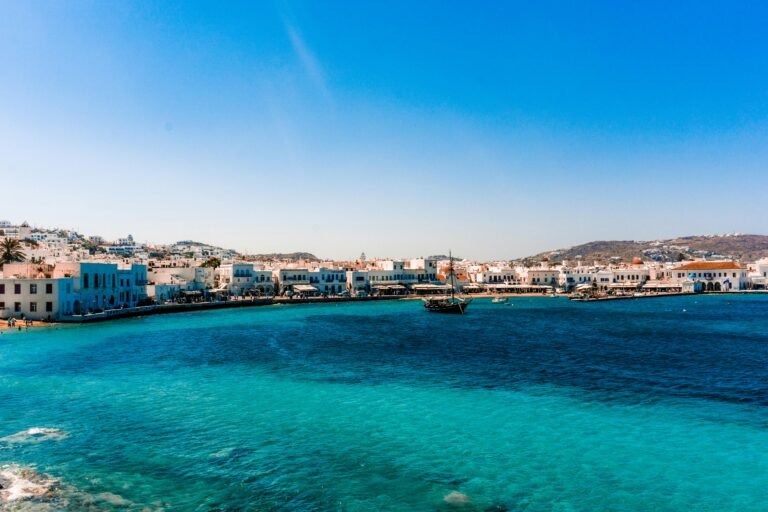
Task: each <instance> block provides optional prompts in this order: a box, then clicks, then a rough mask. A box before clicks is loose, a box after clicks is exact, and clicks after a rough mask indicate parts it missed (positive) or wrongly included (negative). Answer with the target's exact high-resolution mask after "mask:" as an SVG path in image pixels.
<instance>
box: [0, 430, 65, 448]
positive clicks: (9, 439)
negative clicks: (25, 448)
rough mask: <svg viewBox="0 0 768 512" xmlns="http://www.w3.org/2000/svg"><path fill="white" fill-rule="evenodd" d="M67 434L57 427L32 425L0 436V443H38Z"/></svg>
mask: <svg viewBox="0 0 768 512" xmlns="http://www.w3.org/2000/svg"><path fill="white" fill-rule="evenodd" d="M68 435H69V434H67V433H66V432H64V431H63V430H60V429H58V428H44V427H32V428H28V429H27V430H22V431H21V432H16V433H15V434H11V435H10V436H5V437H0V443H5V444H25V443H39V442H41V441H59V440H61V439H64V438H65V437H67V436H68Z"/></svg>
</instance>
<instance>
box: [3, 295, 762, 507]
mask: <svg viewBox="0 0 768 512" xmlns="http://www.w3.org/2000/svg"><path fill="white" fill-rule="evenodd" d="M0 438H2V439H0V481H5V482H6V484H5V487H7V489H11V487H12V485H16V487H14V489H19V488H23V485H22V483H23V481H30V482H33V483H35V482H36V483H37V484H39V485H41V486H47V487H46V488H47V489H48V491H47V492H46V493H38V495H36V496H33V497H30V498H19V497H18V496H16V497H15V499H14V496H10V494H9V493H10V491H7V492H6V493H5V499H1V500H0V509H2V510H137V511H138V510H147V511H148V510H168V511H171V510H179V511H186V510H190V511H241V510H243V511H245V510H254V511H270V510H300V511H314V510H318V511H324V510H341V511H368V510H392V511H400V510H403V511H409V510H414V511H421V510H424V511H434V510H470V511H502V510H510V511H512V510H515V511H517V510H520V511H522V510H525V511H551V510H553V511H595V510H615V511H621V510H633V511H634V510H637V511H671V510H676V511H680V510H685V511H694V510H695V511H724V510H733V511H765V510H768V296H743V295H738V296H737V295H734V296H730V295H727V296H726V295H717V296H714V295H713V296H686V297H672V298H653V299H639V300H630V301H615V302H605V303H574V302H570V301H568V300H566V299H562V298H560V299H557V298H551V297H540V298H539V297H534V298H512V299H511V304H510V305H508V306H505V305H499V304H492V303H491V302H490V300H480V299H478V300H475V301H474V302H473V303H472V305H471V306H470V308H469V309H468V311H467V314H466V315H464V316H459V315H456V316H454V315H437V314H433V313H428V312H426V311H424V308H423V307H422V306H421V303H420V302H417V301H396V302H377V303H346V304H322V305H320V304H318V305H290V306H265V307H254V308H245V309H238V310H227V311H207V312H197V313H185V314H177V315H166V316H152V317H146V318H137V319H129V320H121V321H113V322H110V323H101V324H94V325H84V326H58V327H53V328H47V329H31V330H29V331H22V332H15V333H7V332H6V333H5V334H2V335H0ZM3 474H4V475H5V477H3ZM3 478H5V480H3ZM19 478H22V480H23V481H22V480H18V479H19ZM14 479H16V480H14ZM24 479H26V480H24ZM19 482H21V483H19ZM51 482H54V484H52V485H51ZM2 492H3V490H2V489H0V496H3V494H2ZM31 494H35V493H34V492H33V493H31Z"/></svg>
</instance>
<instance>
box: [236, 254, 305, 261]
mask: <svg viewBox="0 0 768 512" xmlns="http://www.w3.org/2000/svg"><path fill="white" fill-rule="evenodd" d="M248 259H253V260H256V261H267V260H282V261H301V260H303V261H320V258H318V257H317V256H315V255H314V254H312V253H311V252H289V253H282V252H273V253H269V254H251V255H249V256H248Z"/></svg>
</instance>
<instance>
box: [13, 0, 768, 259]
mask: <svg viewBox="0 0 768 512" xmlns="http://www.w3.org/2000/svg"><path fill="white" fill-rule="evenodd" d="M766 27H768V4H766V3H764V2H743V3H742V2H725V1H724V2H720V3H713V2H707V1H697V2H595V3H591V2H587V1H580V2H556V3H555V2H553V3H547V2H520V3H515V2H479V3H478V2H464V3H459V2H450V1H449V2H445V1H439V2H438V1H436V2H390V1H388V2H380V3H378V4H375V3H372V2H320V1H317V2H315V1H313V2H302V3H300V2H276V3H268V2H242V3H236V2H214V1H212V2H207V3H203V2H192V1H184V2H138V1H137V2H123V1H107V0H104V1H92V2H78V1H68V2H61V1H51V2H39V1H30V2H20V1H15V0H0V188H1V189H0V218H7V219H9V220H13V221H21V220H28V221H29V222H30V223H33V224H38V225H44V226H60V227H69V228H76V229H79V230H80V231H83V232H85V233H87V234H101V235H103V236H105V237H116V236H120V235H125V234H127V233H132V234H133V235H134V237H135V238H137V239H139V240H147V241H154V242H166V241H174V240H178V239H189V238H192V239H199V240H203V241H208V242H211V243H216V244H221V245H224V246H228V247H233V248H236V249H239V250H247V251H250V252H262V251H269V252H271V251H292V250H308V251H313V252H315V253H317V254H318V255H321V256H327V257H336V258H345V257H356V256H357V255H359V254H360V252H361V251H365V252H366V253H367V254H368V255H369V256H374V255H376V256H395V257H397V256H408V255H413V256H418V255H426V254H430V253H436V252H445V251H446V250H447V249H448V248H449V247H450V248H452V249H453V251H454V252H455V253H457V254H459V255H461V256H467V257H476V258H510V257H518V256H524V255H527V254H530V253H533V252H538V251H541V250H546V249H553V248H558V247H563V246H568V245H572V244H576V243H580V242H585V241H589V240H593V239H654V238H659V237H670V236H677V235H685V234H703V233H723V232H735V231H738V232H750V233H766V232H768V229H766V227H768V221H767V220H766V214H767V213H768V206H767V205H768V202H767V201H766V193H767V192H768V117H767V116H768V29H766Z"/></svg>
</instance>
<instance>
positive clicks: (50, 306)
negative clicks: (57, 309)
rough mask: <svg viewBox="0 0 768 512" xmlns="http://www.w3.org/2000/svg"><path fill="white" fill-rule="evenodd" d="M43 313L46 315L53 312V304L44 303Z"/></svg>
mask: <svg viewBox="0 0 768 512" xmlns="http://www.w3.org/2000/svg"><path fill="white" fill-rule="evenodd" d="M45 311H46V313H51V312H52V311H53V302H46V303H45Z"/></svg>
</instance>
